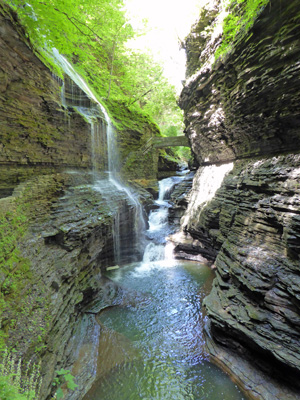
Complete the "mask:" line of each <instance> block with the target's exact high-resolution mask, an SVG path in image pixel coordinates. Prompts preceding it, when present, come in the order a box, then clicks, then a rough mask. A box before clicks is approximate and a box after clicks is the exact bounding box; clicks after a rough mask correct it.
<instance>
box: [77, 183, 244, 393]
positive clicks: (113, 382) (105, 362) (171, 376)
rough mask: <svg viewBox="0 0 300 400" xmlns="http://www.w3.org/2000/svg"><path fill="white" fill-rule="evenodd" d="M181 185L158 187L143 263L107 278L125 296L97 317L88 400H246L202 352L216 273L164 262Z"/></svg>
mask: <svg viewBox="0 0 300 400" xmlns="http://www.w3.org/2000/svg"><path fill="white" fill-rule="evenodd" d="M180 179H182V178H179V177H176V178H168V179H164V180H163V181H161V182H160V193H159V198H158V200H157V201H156V206H157V207H158V208H157V209H156V210H153V211H152V212H151V214H150V217H149V229H148V231H147V236H148V238H149V241H150V243H149V244H148V246H147V248H146V250H145V254H144V259H143V261H142V262H139V263H132V264H130V265H127V266H123V268H121V269H118V270H113V271H109V272H108V273H107V276H108V277H109V279H110V281H113V282H115V284H116V285H117V287H118V288H119V290H120V291H119V292H118V293H121V296H120V295H118V296H119V297H118V296H117V298H116V299H115V300H114V301H113V303H112V305H114V306H113V307H112V306H110V307H107V308H105V309H104V310H103V311H102V312H100V314H98V316H97V317H96V318H97V321H98V323H99V324H100V331H101V332H102V336H101V338H100V345H99V350H98V372H97V376H96V379H95V382H94V384H93V386H92V388H91V389H90V390H89V391H88V393H87V394H86V395H85V397H84V399H83V400H116V399H118V400H138V399H151V400H173V399H174V400H187V399H190V400H201V399H203V400H204V399H206V400H216V399H222V400H244V399H245V397H243V395H242V394H241V393H240V392H239V390H238V389H237V387H236V386H234V384H233V383H232V382H231V381H230V379H229V378H228V376H227V375H226V374H224V373H223V372H222V371H221V370H219V369H218V368H217V367H215V366H214V365H212V364H211V363H210V362H209V361H208V358H207V355H206V354H205V351H204V349H203V348H204V337H203V326H204V323H205V319H204V317H203V315H202V310H201V303H202V299H203V297H204V296H205V294H207V291H208V290H210V286H211V279H212V278H213V273H212V271H211V270H210V269H209V268H208V267H207V266H205V265H202V264H199V263H194V262H182V261H175V260H171V259H169V260H166V256H165V252H164V244H165V242H166V236H168V234H169V233H170V232H171V231H172V228H171V227H170V226H169V224H168V222H167V219H168V218H167V213H168V209H169V207H170V203H169V201H168V198H169V195H170V191H171V190H172V186H174V184H176V183H178V181H179V180H180ZM118 304H119V305H121V307H118V306H117V305H118ZM99 309H100V310H101V301H100V304H99V308H98V309H97V306H95V304H93V306H92V310H93V312H95V313H97V310H99Z"/></svg>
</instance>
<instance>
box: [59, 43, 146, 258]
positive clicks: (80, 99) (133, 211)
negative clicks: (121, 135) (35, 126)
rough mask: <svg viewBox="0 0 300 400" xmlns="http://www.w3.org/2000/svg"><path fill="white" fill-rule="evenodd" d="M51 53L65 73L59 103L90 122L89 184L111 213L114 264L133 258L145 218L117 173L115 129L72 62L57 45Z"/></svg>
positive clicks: (140, 245)
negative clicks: (58, 49)
mask: <svg viewBox="0 0 300 400" xmlns="http://www.w3.org/2000/svg"><path fill="white" fill-rule="evenodd" d="M53 55H54V58H55V60H56V62H58V63H59V64H60V66H61V67H62V69H63V71H64V72H65V74H66V75H67V76H66V79H65V82H64V84H63V85H62V104H63V105H64V106H65V107H67V106H71V107H73V108H74V109H76V111H77V112H78V113H79V114H81V115H82V116H83V117H84V119H85V120H86V121H87V122H88V123H89V126H90V133H91V161H92V173H93V180H94V185H93V188H94V190H97V191H99V192H100V193H101V195H102V198H103V199H104V200H105V201H106V203H107V206H108V207H109V208H110V209H111V212H112V213H113V214H114V221H113V225H112V233H113V242H114V243H113V246H114V259H115V264H120V263H123V262H127V263H128V262H130V261H133V260H131V259H130V257H132V256H133V255H135V257H137V256H138V255H139V254H142V251H143V240H141V239H142V232H144V231H145V221H144V217H143V210H142V206H141V204H140V202H139V200H138V198H137V197H136V195H135V194H134V193H133V192H132V190H131V188H129V187H128V186H126V185H125V184H124V182H123V181H122V179H121V177H120V159H119V153H118V144H117V140H116V135H115V130H114V128H113V125H112V123H111V120H110V118H109V116H108V114H107V112H106V110H105V108H104V107H103V106H102V104H101V103H100V102H99V101H98V100H97V98H96V96H95V95H94V93H93V92H92V90H91V89H90V88H89V86H88V85H87V84H86V82H85V81H84V80H83V79H82V77H81V76H80V75H79V74H78V73H77V72H76V71H75V69H74V68H73V66H72V65H71V64H70V63H69V62H68V61H67V60H66V59H65V58H64V57H63V56H62V55H61V54H60V53H59V52H58V51H57V49H53ZM69 78H70V79H69ZM126 216H128V219H129V220H130V221H128V220H126ZM129 246H130V249H128V247H129Z"/></svg>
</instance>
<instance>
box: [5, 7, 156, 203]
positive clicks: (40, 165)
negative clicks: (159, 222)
mask: <svg viewBox="0 0 300 400" xmlns="http://www.w3.org/2000/svg"><path fill="white" fill-rule="evenodd" d="M0 25H1V27H0V50H1V51H0V119H1V130H0V175H1V179H0V197H5V196H6V195H9V194H11V193H12V191H13V189H14V188H15V187H16V185H17V184H18V183H20V182H23V181H25V180H26V179H28V178H29V177H31V176H33V175H37V174H48V173H51V172H60V171H64V170H66V169H76V170H87V169H91V168H92V162H91V154H92V150H91V138H90V126H89V124H88V123H87V121H85V119H84V118H83V117H82V116H81V115H80V114H78V112H76V110H75V109H74V107H73V106H77V105H81V106H82V105H86V103H87V102H90V100H89V99H88V98H87V97H86V96H85V95H84V94H83V92H82V91H81V90H80V89H79V88H78V87H77V88H76V85H74V84H73V83H72V82H70V80H69V79H68V77H67V78H66V80H65V84H64V87H65V94H66V99H67V105H66V104H63V101H62V98H61V90H62V89H61V86H62V81H61V80H60V79H55V77H54V76H53V75H52V74H51V72H50V71H49V70H48V68H46V67H45V65H44V64H43V63H42V62H41V61H40V59H39V58H38V57H37V56H36V50H35V49H34V48H33V46H32V45H31V43H30V41H29V40H28V38H27V37H26V32H25V31H24V29H23V28H22V27H21V26H20V23H19V21H18V18H17V16H16V15H15V14H14V13H13V12H12V11H11V10H10V9H9V8H8V7H7V6H6V5H4V4H3V3H2V2H0ZM72 91H73V92H74V91H75V92H76V93H77V92H78V93H77V94H78V98H79V99H80V102H79V103H78V104H77V103H76V104H72V99H71V94H70V92H72ZM108 106H109V107H111V110H110V111H111V114H112V115H114V116H116V115H117V116H118V118H119V120H120V122H121V124H120V126H121V130H120V131H119V133H118V141H119V146H120V149H121V151H120V155H121V159H122V168H123V170H124V174H126V176H127V177H133V178H140V179H141V178H144V177H145V178H147V179H155V178H156V176H157V168H158V167H157V162H158V157H157V154H156V153H155V152H149V153H148V154H147V156H146V157H144V155H143V154H142V153H140V152H139V149H140V148H141V147H142V146H143V144H144V143H145V142H146V141H147V140H148V139H149V137H151V136H153V135H156V134H158V128H157V126H156V125H155V124H153V123H152V122H149V120H148V119H147V118H146V117H145V116H140V115H138V114H134V113H132V112H130V111H129V110H128V109H127V108H126V106H125V105H122V104H117V103H114V102H112V101H111V102H110V103H109V104H108ZM127 120H128V121H130V124H129V125H128V127H126V123H127V122H126V121H127ZM116 122H118V120H117V119H116ZM122 124H123V125H122ZM145 165H146V166H147V168H145ZM103 169H104V170H105V168H103ZM137 175H138V176H137Z"/></svg>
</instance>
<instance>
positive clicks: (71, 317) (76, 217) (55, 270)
mask: <svg viewBox="0 0 300 400" xmlns="http://www.w3.org/2000/svg"><path fill="white" fill-rule="evenodd" d="M28 190H29V191H30V196H31V197H32V198H33V199H34V200H35V203H34V208H33V211H32V213H31V216H30V223H29V226H28V232H27V233H26V235H25V236H24V237H23V238H22V239H21V240H20V243H19V248H20V251H21V253H22V256H23V257H24V258H26V260H27V261H28V263H29V265H30V271H31V275H30V281H28V282H26V285H25V286H24V288H23V289H22V293H20V296H23V301H22V308H21V312H19V315H18V318H17V319H16V322H15V325H14V328H13V330H10V332H9V338H8V344H9V345H12V346H16V343H17V344H18V346H17V350H18V351H19V352H21V353H22V356H23V357H25V358H26V357H32V354H35V355H34V356H33V358H34V359H36V357H37V355H38V356H39V357H41V358H42V376H43V381H42V382H43V384H42V391H41V398H42V399H45V398H47V399H48V398H50V397H49V393H50V392H51V391H52V389H53V388H52V382H53V379H54V377H55V371H56V370H59V369H60V368H61V367H66V366H68V367H69V368H70V366H71V365H72V364H74V363H75V361H76V359H78V357H79V358H80V359H81V361H82V362H84V360H83V359H84V357H85V359H86V362H85V364H84V366H85V367H84V369H83V370H82V369H80V368H79V365H78V363H77V364H76V363H75V364H74V366H73V368H74V374H75V373H76V368H77V369H78V371H79V372H78V383H79V385H80V391H77V395H76V396H77V397H75V398H79V397H80V393H81V395H83V394H84V393H85V390H88V387H89V382H92V380H93V379H94V373H93V371H94V368H96V364H97V343H98V341H99V334H100V328H99V325H98V323H97V321H96V320H95V314H97V312H99V310H100V309H101V308H105V307H108V306H112V305H117V304H122V302H124V301H125V300H124V298H125V297H126V294H124V293H123V292H122V291H121V290H120V289H119V288H118V287H116V285H114V284H113V283H112V282H110V281H109V280H108V279H106V278H104V277H103V271H105V269H106V267H107V266H111V265H114V264H115V259H114V234H113V226H114V219H115V218H116V217H117V214H118V211H119V209H120V204H121V208H122V212H123V221H124V224H125V223H126V226H124V227H123V228H122V224H121V226H120V229H121V230H120V234H121V237H120V240H121V242H124V243H126V244H127V247H128V246H129V247H130V254H131V255H132V256H133V257H139V255H138V254H137V253H135V249H134V248H132V247H133V243H134V238H133V237H132V236H131V235H132V232H133V229H132V227H130V223H131V224H132V223H133V221H132V219H131V218H132V215H131V213H132V207H133V206H132V204H130V202H128V198H127V196H126V195H125V193H124V192H118V191H116V190H115V192H114V193H113V192H112V188H111V189H110V192H111V194H110V201H109V202H108V201H107V198H105V196H104V195H103V192H102V193H101V191H99V190H98V189H97V188H95V187H94V185H93V184H91V175H90V174H80V173H77V174H75V173H72V174H53V175H44V176H40V177H34V178H32V179H31V180H29V181H28V182H26V183H23V184H22V185H20V186H19V187H18V188H17V190H15V192H14V197H12V198H6V199H2V200H1V201H2V202H3V201H5V203H6V204H7V207H8V206H9V202H11V203H12V204H13V203H14V202H15V201H17V198H18V196H21V195H22V194H23V193H27V192H28ZM125 204H126V206H125ZM130 221H131V222H130ZM122 229H123V230H122ZM122 235H123V236H122ZM128 253H129V252H128ZM124 254H125V256H126V252H125V253H124ZM95 298H97V304H98V309H97V310H94V309H93V307H92V304H93V299H95ZM99 299H101V301H99ZM17 301H18V300H17V299H16V300H15V301H14V302H11V303H9V304H8V306H7V308H6V310H5V311H4V313H3V314H2V324H5V321H9V320H11V319H12V318H15V317H14V315H15V307H20V306H18V303H17ZM99 307H100V309H99ZM24 326H26V327H27V328H26V329H24Z"/></svg>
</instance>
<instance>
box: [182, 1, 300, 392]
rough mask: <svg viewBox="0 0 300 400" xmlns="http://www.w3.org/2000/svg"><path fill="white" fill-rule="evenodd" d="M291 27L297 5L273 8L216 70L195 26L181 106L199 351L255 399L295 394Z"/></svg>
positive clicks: (298, 358) (298, 14) (210, 39)
mask: <svg viewBox="0 0 300 400" xmlns="http://www.w3.org/2000/svg"><path fill="white" fill-rule="evenodd" d="M217 3H218V2H215V4H214V6H216V5H217ZM214 6H212V8H213V7H214ZM212 8H211V9H210V10H206V11H205V12H204V16H206V17H205V18H206V19H205V18H204V20H203V21H204V22H205V21H206V22H208V21H210V22H211V21H212V19H214V18H215V14H214V12H213V9H212ZM299 18H300V9H299V3H298V2H296V1H291V2H289V3H286V4H284V5H283V3H282V2H270V4H269V5H268V6H267V7H266V8H265V9H264V10H263V11H262V12H261V14H260V15H259V17H258V19H257V20H256V21H255V23H254V25H253V27H252V28H251V29H250V31H249V32H248V33H247V34H245V35H244V37H243V38H242V40H239V41H238V43H237V44H236V45H235V46H233V49H232V50H231V52H229V53H228V54H227V56H226V57H225V58H223V59H222V60H218V61H217V62H216V63H215V64H214V65H212V64H211V63H210V62H209V57H210V56H212V55H213V52H214V50H215V47H216V44H217V43H218V41H220V40H221V37H220V35H219V36H217V35H215V36H214V35H213V34H211V28H210V27H207V28H206V29H204V28H203V21H202V22H201V21H200V22H199V24H198V25H195V27H194V30H193V32H192V33H191V35H190V36H189V37H188V39H187V42H186V48H187V52H188V63H189V67H188V73H189V77H188V79H187V82H186V86H185V88H184V89H183V91H182V94H181V98H180V105H181V107H182V108H183V109H184V111H185V123H186V131H187V134H188V137H189V139H190V141H191V144H192V149H193V151H194V153H195V157H196V159H197V161H198V162H199V163H200V165H201V167H200V169H199V170H198V172H197V173H196V175H195V178H194V182H193V188H192V191H191V193H190V195H189V204H191V201H192V202H193V205H192V206H189V207H188V209H187V211H186V212H185V215H184V216H183V218H182V220H181V229H182V231H181V234H180V235H181V237H180V236H179V237H178V238H177V239H178V240H177V242H178V247H177V250H178V251H179V254H180V251H182V250H181V249H180V248H182V249H183V250H184V251H185V252H186V253H187V257H189V256H191V257H194V256H195V255H196V256H197V254H198V255H199V256H204V257H206V258H208V259H209V260H211V262H214V267H215V268H216V279H215V281H214V285H213V289H212V292H211V293H210V295H209V296H208V297H206V299H205V300H204V303H205V306H206V309H207V315H208V317H209V320H210V325H211V328H210V331H209V335H210V337H211V338H210V339H209V340H208V347H209V349H210V351H211V353H212V354H213V356H214V357H215V358H216V359H219V360H221V361H222V364H223V366H224V365H226V366H227V367H229V370H231V372H232V373H233V374H234V375H236V377H237V379H239V380H240V382H241V384H242V386H244V388H246V389H247V390H248V391H249V392H248V393H250V397H251V396H252V397H253V398H259V399H270V398H272V399H273V398H274V399H281V398H282V399H283V398H286V399H298V398H299V394H300V387H299V381H298V378H297V376H299V370H300V352H299V340H300V308H299V295H300V280H299V262H300V260H299V254H300V248H299V243H300V219H299V214H300V208H299V204H300V203H299V200H300V189H299V188H300V186H299V179H300V176H299V175H300V168H299V167H300V164H299V161H300V158H299V143H300V142H299V134H300V130H299V126H300V124H299V107H298V104H299V94H300V87H299V79H298V78H297V76H296V75H298V73H299V43H300V37H299V32H300V30H299V29H297V28H296V27H299V23H300V20H299ZM296 29H297V30H296ZM197 45H198V49H197ZM189 51H190V53H189ZM197 60H198V61H197ZM297 71H298V72H297ZM229 162H233V164H234V166H233V169H232V171H230V172H227V175H226V176H225V178H224V180H223V182H222V184H221V186H220V188H219V189H218V190H217V192H216V193H215V195H214V196H213V198H210V199H209V200H208V201H207V200H206V199H205V198H203V199H201V196H203V193H202V192H203V190H202V189H203V186H205V181H203V176H205V174H206V170H207V169H208V168H210V167H211V166H213V165H214V164H215V165H216V166H217V165H222V164H224V163H229ZM224 165H225V164H224ZM197 195H198V198H197ZM175 241H176V239H175ZM182 254H183V255H184V253H182ZM234 354H236V358H235V356H234Z"/></svg>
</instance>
